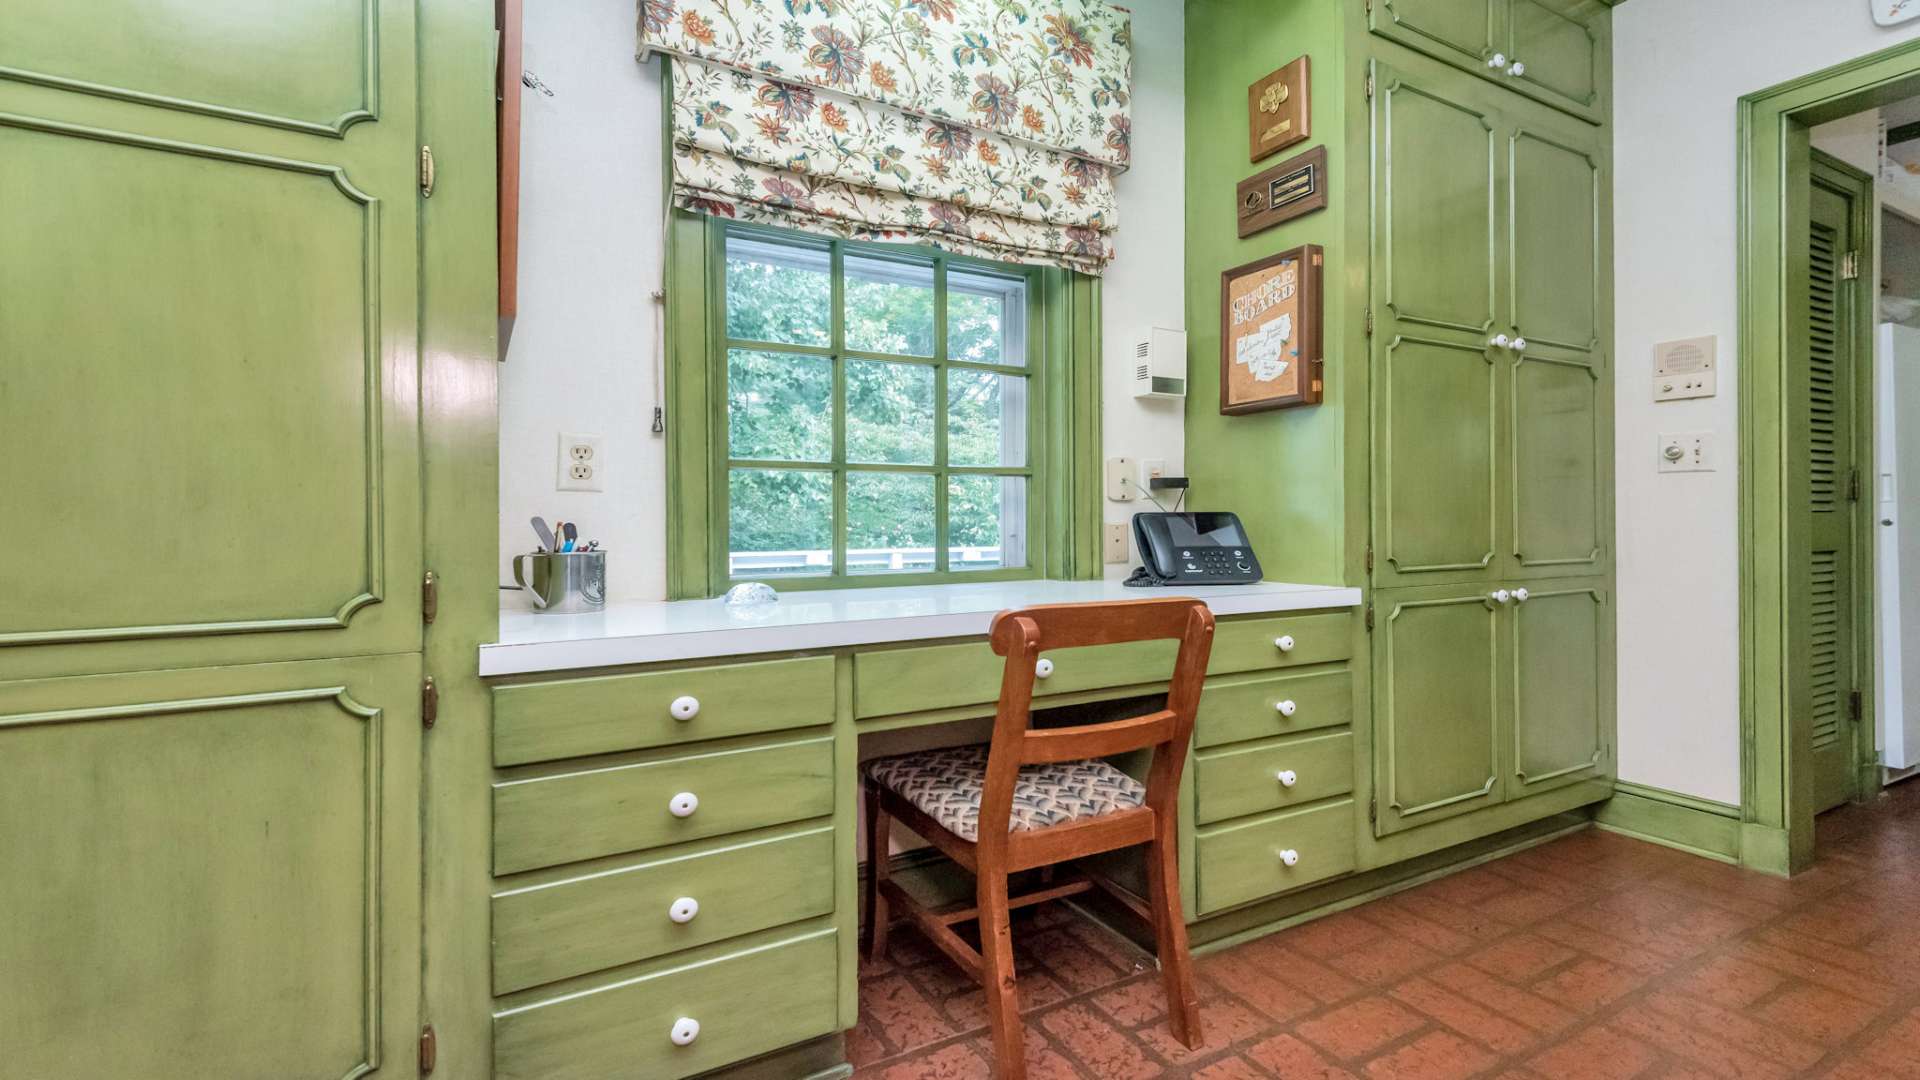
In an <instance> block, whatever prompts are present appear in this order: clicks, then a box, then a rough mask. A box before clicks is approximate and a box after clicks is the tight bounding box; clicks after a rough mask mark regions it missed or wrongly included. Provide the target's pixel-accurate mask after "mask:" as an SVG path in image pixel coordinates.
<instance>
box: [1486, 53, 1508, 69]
mask: <svg viewBox="0 0 1920 1080" xmlns="http://www.w3.org/2000/svg"><path fill="white" fill-rule="evenodd" d="M1487 66H1488V67H1490V68H1503V67H1506V66H1507V54H1506V53H1494V54H1493V55H1492V56H1489V57H1487Z"/></svg>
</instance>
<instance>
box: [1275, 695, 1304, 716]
mask: <svg viewBox="0 0 1920 1080" xmlns="http://www.w3.org/2000/svg"><path fill="white" fill-rule="evenodd" d="M1273 708H1274V711H1275V712H1277V713H1279V714H1280V715H1281V716H1292V715H1293V714H1294V713H1296V712H1299V711H1300V706H1298V705H1295V704H1294V703H1293V701H1292V699H1291V698H1289V699H1288V700H1286V701H1282V702H1280V703H1279V704H1277V705H1275V706H1274V707H1273Z"/></svg>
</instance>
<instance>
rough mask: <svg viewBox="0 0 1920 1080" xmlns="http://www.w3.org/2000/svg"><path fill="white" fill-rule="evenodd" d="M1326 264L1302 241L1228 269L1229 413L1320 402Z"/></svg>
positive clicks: (1224, 347)
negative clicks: (1299, 243)
mask: <svg viewBox="0 0 1920 1080" xmlns="http://www.w3.org/2000/svg"><path fill="white" fill-rule="evenodd" d="M1323 262H1325V255H1324V253H1323V252H1322V250H1321V248H1320V246H1319V245H1318V244H1302V245H1301V246H1299V247H1297V248H1292V249H1290V250H1287V251H1282V252H1280V253H1279V254H1277V255H1269V256H1267V257H1266V258H1264V259H1259V260H1257V261H1254V262H1250V263H1247V264H1246V265H1245V266H1236V267H1234V268H1233V269H1231V270H1227V271H1224V272H1223V273H1221V275H1220V411H1221V412H1222V413H1225V414H1227V415H1232V414H1235V413H1250V412H1259V411H1261V410H1263V409H1284V408H1287V407H1289V406H1293V405H1318V404H1319V403H1320V398H1321V393H1322V389H1323V386H1324V382H1323V376H1322V374H1321V371H1322V368H1321V361H1322V356H1321V351H1320V350H1321V340H1322V323H1321V307H1320V305H1321V288H1320V284H1321V282H1320V275H1321V264H1322V263H1323Z"/></svg>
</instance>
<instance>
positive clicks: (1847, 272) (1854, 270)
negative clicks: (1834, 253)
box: [1840, 251, 1860, 281]
mask: <svg viewBox="0 0 1920 1080" xmlns="http://www.w3.org/2000/svg"><path fill="white" fill-rule="evenodd" d="M1859 276H1860V253H1859V252H1857V251H1849V252H1847V253H1846V254H1845V255H1842V256H1840V280H1841V281H1852V280H1854V279H1855V278H1857V277H1859Z"/></svg>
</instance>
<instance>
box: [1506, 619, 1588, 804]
mask: <svg viewBox="0 0 1920 1080" xmlns="http://www.w3.org/2000/svg"><path fill="white" fill-rule="evenodd" d="M1525 596H1526V599H1524V600H1521V599H1515V600H1514V601H1513V602H1512V603H1511V604H1510V606H1511V608H1512V609H1513V627H1514V634H1513V717H1514V722H1513V757H1512V762H1513V768H1512V771H1511V773H1510V774H1509V775H1508V790H1507V795H1508V797H1509V798H1520V797H1522V796H1525V795H1531V794H1533V793H1535V792H1540V791H1550V790H1552V789H1554V788H1557V787H1564V786H1565V785H1567V784H1570V783H1573V782H1575V781H1577V780H1586V779H1591V778H1593V777H1597V776H1605V775H1610V774H1611V772H1612V769H1611V765H1612V743H1613V715H1614V713H1613V650H1612V642H1613V623H1612V619H1611V614H1610V610H1609V608H1608V606H1607V598H1606V594H1605V593H1604V592H1602V591H1601V589H1600V587H1599V585H1598V583H1581V584H1567V585H1549V586H1544V587H1542V588H1540V589H1538V590H1532V589H1528V590H1527V591H1526V593H1525Z"/></svg>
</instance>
